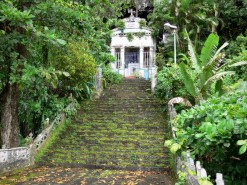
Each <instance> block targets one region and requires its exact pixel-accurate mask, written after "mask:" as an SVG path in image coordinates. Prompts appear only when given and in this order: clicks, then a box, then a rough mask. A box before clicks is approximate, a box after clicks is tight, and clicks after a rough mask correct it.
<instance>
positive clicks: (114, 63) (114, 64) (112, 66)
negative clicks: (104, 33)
mask: <svg viewBox="0 0 247 185" xmlns="http://www.w3.org/2000/svg"><path fill="white" fill-rule="evenodd" d="M111 55H112V56H114V57H116V55H115V48H114V47H111ZM116 62H117V61H115V62H112V63H111V68H112V70H116Z"/></svg>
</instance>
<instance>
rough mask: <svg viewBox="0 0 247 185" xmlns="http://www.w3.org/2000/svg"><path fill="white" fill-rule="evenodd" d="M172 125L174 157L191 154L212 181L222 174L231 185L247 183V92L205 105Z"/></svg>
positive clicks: (211, 101)
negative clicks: (173, 131) (184, 153)
mask: <svg viewBox="0 0 247 185" xmlns="http://www.w3.org/2000/svg"><path fill="white" fill-rule="evenodd" d="M172 124H173V126H174V127H175V130H176V138H174V139H172V140H168V141H166V143H165V145H166V146H169V148H170V150H171V151H172V152H173V153H176V152H177V153H181V152H182V151H186V150H191V151H193V153H194V155H195V156H196V158H197V160H200V161H202V162H203V166H204V167H205V169H207V171H208V172H209V173H210V175H211V176H212V177H213V176H214V175H215V173H219V172H220V173H223V174H224V179H225V178H226V181H227V182H228V183H229V184H234V183H235V184H241V183H242V184H244V182H246V181H245V180H244V179H246V178H247V176H246V173H245V171H246V166H245V164H246V162H247V156H246V155H245V154H246V146H247V144H246V138H247V132H246V130H247V91H238V92H232V93H230V94H224V95H222V96H221V97H212V98H209V99H208V100H206V101H202V102H201V104H200V105H197V106H195V107H194V108H191V109H190V110H188V111H182V113H181V114H180V115H178V116H177V117H176V118H175V119H174V120H173V121H172Z"/></svg>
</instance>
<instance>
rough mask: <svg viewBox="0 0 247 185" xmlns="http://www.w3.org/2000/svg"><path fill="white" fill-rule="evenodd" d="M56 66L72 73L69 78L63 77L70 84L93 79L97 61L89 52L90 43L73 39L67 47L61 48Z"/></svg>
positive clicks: (63, 80)
mask: <svg viewBox="0 0 247 185" xmlns="http://www.w3.org/2000/svg"><path fill="white" fill-rule="evenodd" d="M56 60H57V62H56V64H55V67H56V68H57V69H63V70H64V71H66V72H68V73H69V74H70V77H69V78H65V79H62V83H63V84H64V85H65V86H66V85H70V86H72V87H73V86H77V85H78V84H81V83H83V82H84V83H85V82H88V81H92V78H93V77H94V75H95V74H96V62H95V59H94V58H93V56H92V55H91V54H90V53H89V52H88V45H87V44H86V43H85V42H84V41H80V42H79V41H75V40H72V41H71V42H69V43H68V45H67V47H66V48H64V49H63V50H61V53H58V55H57V57H56Z"/></svg>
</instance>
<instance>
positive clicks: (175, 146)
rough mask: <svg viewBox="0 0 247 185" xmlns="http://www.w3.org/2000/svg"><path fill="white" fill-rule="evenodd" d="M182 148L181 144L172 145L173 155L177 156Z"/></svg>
mask: <svg viewBox="0 0 247 185" xmlns="http://www.w3.org/2000/svg"><path fill="white" fill-rule="evenodd" d="M180 148H181V145H180V144H178V143H174V144H172V145H171V147H170V150H171V152H172V153H173V154H175V153H176V152H177V151H178V150H179V149H180Z"/></svg>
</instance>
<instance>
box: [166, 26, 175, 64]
mask: <svg viewBox="0 0 247 185" xmlns="http://www.w3.org/2000/svg"><path fill="white" fill-rule="evenodd" d="M164 29H171V30H172V31H173V38H174V65H175V67H176V65H177V46H176V43H177V42H176V31H177V26H174V25H171V24H170V23H165V24H164Z"/></svg>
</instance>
